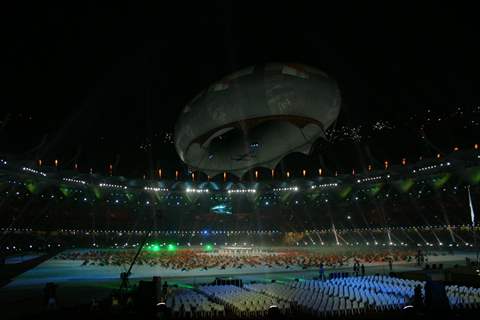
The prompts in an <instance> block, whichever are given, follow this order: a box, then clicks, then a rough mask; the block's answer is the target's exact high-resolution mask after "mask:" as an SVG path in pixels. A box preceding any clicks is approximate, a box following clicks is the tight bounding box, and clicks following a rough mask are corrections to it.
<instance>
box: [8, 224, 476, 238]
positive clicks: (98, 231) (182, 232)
mask: <svg viewBox="0 0 480 320" xmlns="http://www.w3.org/2000/svg"><path fill="white" fill-rule="evenodd" d="M475 228H476V229H477V230H480V227H479V226H476V227H475ZM441 229H444V230H456V229H460V230H464V231H472V226H471V225H465V224H462V225H434V226H421V225H420V226H408V227H405V226H402V227H401V226H397V227H388V228H375V227H372V228H345V229H344V228H341V229H337V228H335V229H333V228H330V229H314V230H308V229H307V230H305V231H303V232H304V233H305V234H306V235H309V234H316V233H320V234H322V233H331V232H333V231H335V232H336V233H337V234H342V233H346V232H361V231H369V232H381V233H385V232H390V231H395V230H401V231H407V232H408V231H415V232H416V231H418V230H420V231H441ZM0 231H2V232H27V233H28V232H35V231H34V230H33V229H31V228H0ZM60 232H61V233H67V234H84V235H90V234H112V233H114V234H115V233H116V234H117V235H118V236H122V235H129V236H130V235H132V234H138V235H141V234H147V233H148V231H145V230H105V229H95V230H82V229H60ZM284 233H291V232H290V231H279V230H165V231H152V234H154V235H167V236H168V235H181V236H184V235H185V236H188V235H192V236H195V235H221V234H226V235H243V234H245V235H254V234H255V235H265V234H269V235H271V234H284Z"/></svg>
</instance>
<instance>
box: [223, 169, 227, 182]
mask: <svg viewBox="0 0 480 320" xmlns="http://www.w3.org/2000/svg"><path fill="white" fill-rule="evenodd" d="M223 181H227V171H224V172H223Z"/></svg>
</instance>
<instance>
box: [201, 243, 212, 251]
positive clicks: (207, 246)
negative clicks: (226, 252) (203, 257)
mask: <svg viewBox="0 0 480 320" xmlns="http://www.w3.org/2000/svg"><path fill="white" fill-rule="evenodd" d="M203 249H204V250H205V251H207V252H209V251H212V250H213V246H212V245H211V244H207V245H206V246H205V247H203Z"/></svg>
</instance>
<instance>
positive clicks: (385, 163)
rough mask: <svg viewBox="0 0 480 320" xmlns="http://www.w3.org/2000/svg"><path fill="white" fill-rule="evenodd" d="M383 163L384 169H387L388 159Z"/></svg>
mask: <svg viewBox="0 0 480 320" xmlns="http://www.w3.org/2000/svg"><path fill="white" fill-rule="evenodd" d="M383 164H384V165H385V169H388V161H387V160H385V162H384V163H383Z"/></svg>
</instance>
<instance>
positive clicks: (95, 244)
mask: <svg viewBox="0 0 480 320" xmlns="http://www.w3.org/2000/svg"><path fill="white" fill-rule="evenodd" d="M295 244H296V246H300V245H302V243H300V242H296V243H295ZM319 244H320V245H322V246H324V245H325V242H323V241H322V242H320V243H319ZM335 244H336V245H337V246H343V245H344V244H343V243H341V242H336V243H335ZM148 245H149V243H146V246H148ZM166 245H167V243H166V242H164V243H163V244H161V245H160V246H166ZM185 245H186V246H187V247H191V246H192V245H195V244H192V243H191V242H187V243H186V244H185ZM198 245H200V246H203V245H204V242H200V243H199V244H198ZM213 245H214V246H216V245H217V243H216V242H214V243H213ZM228 245H230V246H233V247H236V246H242V245H243V246H244V247H245V246H250V247H255V244H254V243H251V244H249V243H247V242H243V243H237V242H234V243H229V242H224V246H228ZM303 245H304V246H308V245H309V243H308V242H306V241H304V242H303ZM311 245H314V246H316V245H318V244H317V243H316V242H315V241H312V242H311ZM345 245H347V246H363V245H366V246H370V245H374V246H383V247H386V246H393V247H397V246H404V247H407V246H409V244H408V243H405V242H400V243H398V244H397V243H394V242H388V243H379V242H378V241H374V242H373V243H371V242H369V241H367V242H365V243H360V242H353V243H352V242H345ZM437 245H438V246H440V247H443V246H444V244H443V242H438V243H437ZM129 246H131V247H132V248H136V247H138V246H139V243H138V242H137V243H133V244H131V245H129V244H128V242H126V243H124V244H123V245H122V244H120V245H119V244H118V243H115V244H114V247H115V248H119V247H120V248H126V247H129ZM176 246H181V244H180V242H177V243H176ZM416 246H417V247H423V246H426V247H434V246H435V244H434V243H430V242H425V243H424V244H421V243H417V244H416ZM460 246H462V245H461V244H459V243H449V244H448V247H457V248H458V247H460ZM463 246H464V247H470V248H472V247H473V246H474V245H473V244H472V243H468V242H465V243H464V244H463ZM55 247H57V248H60V247H62V245H61V244H60V243H58V244H57V245H56V246H55V244H47V248H55ZM72 247H73V248H75V246H74V245H73V246H72ZM92 247H94V248H100V247H103V246H100V245H99V244H97V243H96V242H93V243H92ZM5 249H6V250H7V251H10V250H11V251H23V249H22V248H21V247H19V246H18V247H17V245H11V246H10V245H7V246H5ZM29 249H34V247H33V245H31V244H30V245H28V246H27V247H26V248H25V250H29ZM38 249H42V247H39V248H38Z"/></svg>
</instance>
